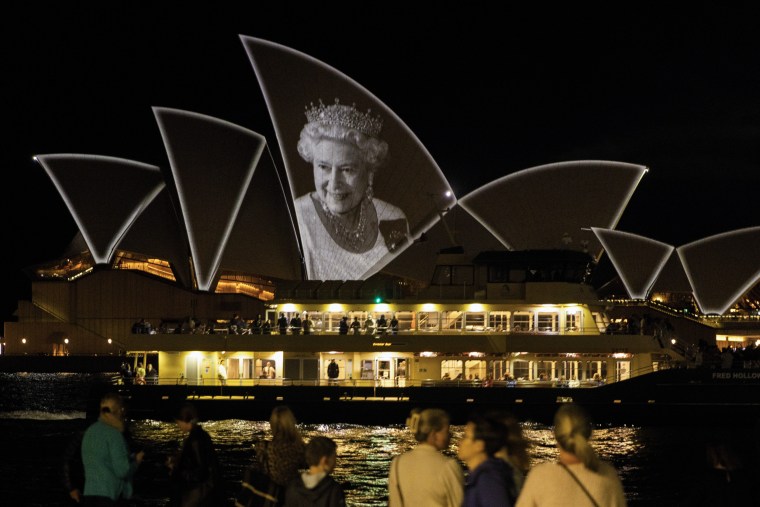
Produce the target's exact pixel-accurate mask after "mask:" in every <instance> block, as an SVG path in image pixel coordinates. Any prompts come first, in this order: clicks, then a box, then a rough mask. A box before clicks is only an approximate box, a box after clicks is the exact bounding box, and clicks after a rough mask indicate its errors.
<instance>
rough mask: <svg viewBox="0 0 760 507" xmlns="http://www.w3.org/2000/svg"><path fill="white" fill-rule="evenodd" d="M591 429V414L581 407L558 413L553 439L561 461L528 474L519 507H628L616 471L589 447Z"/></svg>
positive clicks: (568, 406)
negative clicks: (575, 506)
mask: <svg viewBox="0 0 760 507" xmlns="http://www.w3.org/2000/svg"><path fill="white" fill-rule="evenodd" d="M591 429H592V428H591V421H590V419H589V417H588V414H587V413H586V411H585V410H583V408H581V407H580V406H578V405H575V404H573V403H566V404H563V405H562V406H561V407H560V408H559V409H558V410H557V412H556V414H555V415H554V436H555V438H556V440H557V448H558V449H559V460H558V461H557V462H556V463H542V464H540V465H537V466H535V467H534V468H532V469H531V470H530V472H528V476H527V478H526V479H525V485H524V486H523V488H522V490H521V491H520V496H519V497H518V498H517V504H516V505H517V507H539V506H540V507H551V506H557V507H559V506H566V505H594V506H603V507H624V506H625V505H627V504H626V500H625V495H624V493H623V485H622V483H621V482H620V478H619V477H618V474H617V471H616V470H615V468H614V467H613V466H612V465H610V464H609V463H606V462H604V461H602V460H600V459H599V456H597V454H596V451H594V448H593V447H592V446H591V444H590V443H589V438H591Z"/></svg>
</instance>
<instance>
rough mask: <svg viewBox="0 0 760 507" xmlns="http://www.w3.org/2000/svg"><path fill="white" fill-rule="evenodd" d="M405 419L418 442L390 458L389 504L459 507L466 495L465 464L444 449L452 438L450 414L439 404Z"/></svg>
mask: <svg viewBox="0 0 760 507" xmlns="http://www.w3.org/2000/svg"><path fill="white" fill-rule="evenodd" d="M406 423H407V426H408V427H409V430H410V431H411V432H412V433H413V434H414V439H415V440H416V441H417V442H418V444H417V445H416V446H415V447H414V448H413V449H412V450H410V451H407V452H405V453H403V454H401V455H399V456H396V457H395V458H393V461H391V470H390V474H389V477H388V496H389V503H388V505H389V507H402V506H404V505H406V506H410V505H411V506H420V507H421V506H426V507H427V506H431V507H432V506H443V507H460V506H461V505H462V501H463V499H464V475H463V473H462V467H461V466H460V465H459V463H458V462H457V460H456V459H454V458H453V457H450V456H445V455H444V454H443V452H442V451H446V450H447V449H448V448H449V444H450V442H451V433H450V431H449V423H450V418H449V414H448V413H446V412H445V411H444V410H441V409H437V408H428V409H425V410H418V409H415V410H413V411H412V413H411V414H410V416H409V418H408V419H407V421H406Z"/></svg>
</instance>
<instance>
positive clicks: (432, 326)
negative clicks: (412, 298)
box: [417, 312, 439, 332]
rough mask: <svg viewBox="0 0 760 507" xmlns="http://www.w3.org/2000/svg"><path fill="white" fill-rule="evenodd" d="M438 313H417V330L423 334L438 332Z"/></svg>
mask: <svg viewBox="0 0 760 507" xmlns="http://www.w3.org/2000/svg"><path fill="white" fill-rule="evenodd" d="M438 325H439V315H438V312H417V330H419V331H423V332H430V331H438Z"/></svg>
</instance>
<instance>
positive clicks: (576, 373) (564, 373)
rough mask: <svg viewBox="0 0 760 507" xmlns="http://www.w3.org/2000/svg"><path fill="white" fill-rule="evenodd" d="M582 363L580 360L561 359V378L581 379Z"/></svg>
mask: <svg viewBox="0 0 760 507" xmlns="http://www.w3.org/2000/svg"><path fill="white" fill-rule="evenodd" d="M580 365H581V362H580V361H559V372H558V373H559V379H560V380H568V381H569V380H580V378H581V370H580Z"/></svg>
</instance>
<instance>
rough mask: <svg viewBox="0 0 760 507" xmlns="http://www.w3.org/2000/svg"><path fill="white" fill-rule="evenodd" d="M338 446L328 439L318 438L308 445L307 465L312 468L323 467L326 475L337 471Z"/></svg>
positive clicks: (314, 438)
mask: <svg viewBox="0 0 760 507" xmlns="http://www.w3.org/2000/svg"><path fill="white" fill-rule="evenodd" d="M337 450H338V446H337V444H336V443H335V441H334V440H332V439H331V438H328V437H322V436H317V437H313V438H312V439H311V440H309V443H308V444H306V456H305V457H306V464H307V465H309V466H310V467H321V468H322V471H324V472H325V473H328V474H329V473H330V472H332V471H333V470H334V469H335V462H336V460H337Z"/></svg>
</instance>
